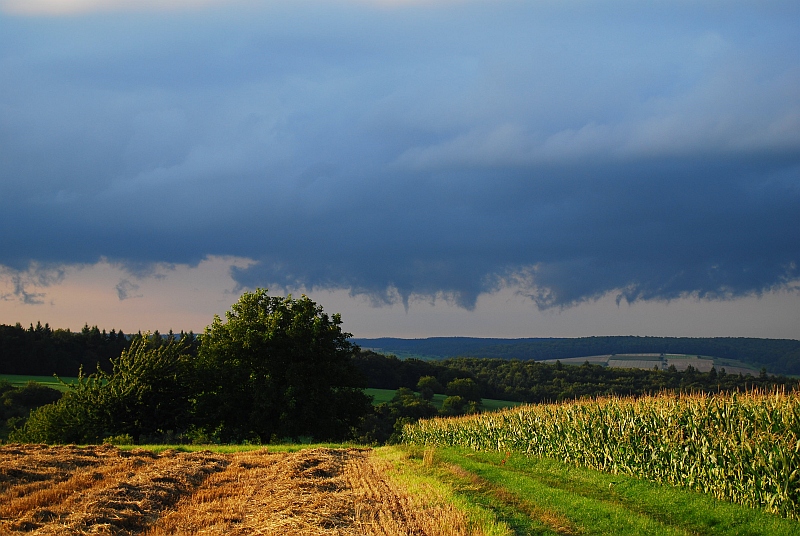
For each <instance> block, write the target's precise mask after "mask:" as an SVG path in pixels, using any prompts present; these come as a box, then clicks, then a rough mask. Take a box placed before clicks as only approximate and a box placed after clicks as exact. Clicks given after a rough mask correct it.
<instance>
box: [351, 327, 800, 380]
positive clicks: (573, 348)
mask: <svg viewBox="0 0 800 536" xmlns="http://www.w3.org/2000/svg"><path fill="white" fill-rule="evenodd" d="M353 342H354V343H356V344H358V345H359V346H361V347H362V348H364V349H371V350H374V351H376V352H382V353H389V354H395V355H397V356H398V357H401V358H408V357H416V358H419V359H428V360H438V359H447V358H450V357H487V358H500V359H520V360H535V361H546V360H552V359H568V358H578V357H589V356H599V355H614V354H651V353H655V354H685V355H698V356H707V357H714V358H720V359H730V360H736V361H741V362H742V363H745V364H747V365H750V366H752V367H755V368H756V369H761V368H762V367H763V368H766V369H767V371H768V372H770V373H774V374H792V375H800V341H798V340H794V339H755V338H744V337H715V338H690V337H629V336H616V337H579V338H572V339H566V338H565V339H558V338H528V339H490V338H477V337H431V338H427V339H397V338H390V337H384V338H378V339H353Z"/></svg>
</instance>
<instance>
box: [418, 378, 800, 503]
mask: <svg viewBox="0 0 800 536" xmlns="http://www.w3.org/2000/svg"><path fill="white" fill-rule="evenodd" d="M799 438H800V394H798V393H797V392H792V393H785V392H775V393H763V392H751V393H746V394H741V393H737V394H731V395H678V396H676V395H668V394H663V395H658V396H650V397H643V398H638V399H632V398H602V399H596V400H583V401H578V402H568V403H562V404H546V405H544V404H543V405H536V406H525V407H522V408H515V409H511V410H507V411H503V412H500V413H493V414H481V415H476V416H469V417H460V418H449V419H441V418H440V419H431V420H426V421H419V422H418V423H416V424H413V425H408V426H406V428H405V431H404V440H405V442H406V443H409V444H417V445H425V446H463V447H470V448H472V449H476V450H496V451H501V452H506V451H507V452H521V453H525V454H529V455H535V456H544V457H549V458H554V459H558V460H561V461H564V462H567V463H573V464H575V465H580V466H585V467H590V468H594V469H599V470H602V471H608V472H611V473H623V474H628V475H633V476H638V477H644V478H648V479H651V480H654V481H657V482H662V483H668V484H673V485H677V486H682V487H686V488H689V489H692V490H697V491H702V492H705V493H709V494H712V495H714V496H715V497H717V498H720V499H725V500H730V501H733V502H737V503H740V504H744V505H748V506H754V507H761V508H764V509H766V510H767V511H770V512H773V513H776V514H779V515H782V516H785V517H790V518H795V519H798V518H800V441H799Z"/></svg>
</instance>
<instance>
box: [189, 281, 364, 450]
mask: <svg viewBox="0 0 800 536" xmlns="http://www.w3.org/2000/svg"><path fill="white" fill-rule="evenodd" d="M341 323H342V320H341V317H340V316H339V315H338V314H334V315H332V316H328V314H326V313H325V312H324V311H323V309H322V307H321V306H319V305H317V304H316V303H315V302H313V301H312V300H311V299H309V298H308V297H307V296H302V297H301V298H299V299H295V298H292V296H291V295H290V296H288V297H276V296H270V295H269V294H268V293H267V291H266V290H264V289H258V290H256V291H255V292H248V293H245V294H243V295H242V296H241V298H240V299H239V301H238V302H236V303H235V304H234V305H233V306H232V307H231V310H230V311H228V312H227V313H226V315H225V321H223V320H222V319H221V318H220V317H219V316H215V317H214V321H213V323H212V324H211V325H210V326H208V327H207V328H206V330H205V332H204V333H203V335H202V339H201V345H200V349H199V354H198V370H199V373H200V374H199V381H200V386H201V388H200V391H199V393H198V396H197V409H196V415H198V416H199V417H200V418H201V420H202V421H204V422H201V423H199V424H200V425H201V426H202V427H204V428H205V429H206V431H207V432H208V433H212V434H214V435H215V436H217V437H218V438H219V439H220V440H222V441H231V440H242V439H251V438H252V439H257V440H260V441H269V440H271V439H275V438H283V437H291V438H297V437H301V436H306V437H313V438H316V439H344V438H346V437H348V436H349V435H350V433H351V430H352V428H353V427H355V426H356V425H357V424H358V421H359V419H360V418H361V417H362V416H363V415H365V414H366V413H368V412H369V411H370V410H371V406H370V400H369V398H368V397H367V396H366V395H365V394H364V393H363V391H362V388H364V387H366V382H365V380H364V378H363V376H362V375H361V374H360V372H359V371H358V370H357V369H356V368H355V366H354V364H353V356H354V354H355V352H356V351H357V347H355V346H354V345H352V344H351V343H350V342H349V341H348V338H349V337H350V336H351V335H350V334H349V333H345V332H343V331H342V329H341Z"/></svg>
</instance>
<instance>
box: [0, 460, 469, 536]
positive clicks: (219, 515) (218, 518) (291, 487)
mask: <svg viewBox="0 0 800 536" xmlns="http://www.w3.org/2000/svg"><path fill="white" fill-rule="evenodd" d="M391 471H392V468H391V466H390V465H389V464H388V463H387V462H384V461H381V460H379V459H376V458H375V457H373V456H372V455H371V451H370V450H369V449H312V450H304V451H300V452H296V453H269V452H268V451H267V450H266V449H262V450H258V451H250V452H241V453H235V454H217V453H212V452H208V451H206V452H192V453H185V452H176V451H165V452H162V453H160V454H154V453H152V452H149V451H145V450H133V451H123V450H120V449H118V448H116V447H111V446H90V447H74V446H60V447H47V446H40V445H9V446H4V447H0V497H2V499H1V500H0V534H114V535H117V534H118V535H133V534H143V535H147V536H162V535H167V534H170V535H172V534H175V535H178V534H226V535H228V534H231V535H236V534H276V535H277V534H298V535H316V534H320V535H334V534H335V535H350V534H369V535H372V534H376V535H400V534H414V535H459V534H465V535H466V534H474V532H470V531H469V530H468V529H467V522H466V519H465V517H464V515H463V514H462V513H461V512H460V511H458V510H456V509H455V508H454V507H452V506H449V505H446V504H444V502H443V501H438V500H437V499H436V497H435V496H433V495H431V493H429V492H425V490H422V491H423V493H421V494H420V493H414V494H410V493H408V492H407V490H404V489H402V488H401V487H400V486H398V485H396V484H394V483H393V482H392V478H391Z"/></svg>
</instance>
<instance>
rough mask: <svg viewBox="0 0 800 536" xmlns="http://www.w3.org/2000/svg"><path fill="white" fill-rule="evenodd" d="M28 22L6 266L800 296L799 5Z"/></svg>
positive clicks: (8, 159)
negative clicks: (218, 261) (796, 288)
mask: <svg viewBox="0 0 800 536" xmlns="http://www.w3.org/2000/svg"><path fill="white" fill-rule="evenodd" d="M34 4H37V2H34ZM38 4H41V5H42V6H45V7H42V9H41V13H39V12H35V13H19V9H20V8H19V6H20V5H22V4H19V3H16V2H5V3H3V2H0V9H3V8H5V9H6V12H5V13H2V14H0V265H3V266H5V267H6V270H8V271H9V273H17V272H20V271H25V270H28V269H29V268H30V267H31V266H38V267H42V268H43V270H44V271H46V270H51V271H52V270H55V271H56V273H58V269H59V267H62V266H66V265H78V264H93V263H96V262H98V261H100V260H101V259H108V260H110V261H112V262H116V263H121V264H124V265H125V266H126V267H128V269H129V271H130V272H131V273H132V274H134V275H140V276H141V275H146V274H147V271H148V267H150V266H152V265H154V264H159V263H187V264H196V263H198V262H200V261H201V260H202V259H204V258H206V257H208V256H211V255H219V256H224V255H228V256H237V257H244V258H249V259H253V260H255V261H256V262H255V263H253V264H250V265H248V266H246V267H240V268H232V270H233V274H234V278H235V279H236V281H237V282H238V283H240V284H241V285H242V286H245V287H255V286H267V287H272V286H275V285H277V286H280V287H281V288H287V289H292V288H300V287H302V288H339V289H341V288H344V289H349V290H350V291H351V292H352V293H353V294H365V295H368V296H370V297H371V298H373V299H374V301H375V302H376V303H381V302H392V301H395V300H405V301H407V300H408V298H409V296H413V295H418V296H431V297H438V298H444V299H447V300H451V301H453V302H455V303H457V304H459V305H461V306H464V307H467V308H469V307H472V306H474V304H475V301H476V299H477V297H478V296H479V295H480V294H481V293H484V292H491V291H494V290H497V289H499V288H501V287H503V286H506V285H512V286H514V287H516V288H519V289H521V291H522V292H524V293H526V294H528V295H529V296H530V297H531V299H532V300H533V301H534V302H535V303H536V304H537V305H538V306H539V307H542V308H547V307H554V306H555V307H559V306H570V305H574V304H577V303H580V302H582V301H585V300H591V299H594V298H597V297H599V296H602V295H605V294H607V293H609V292H614V293H617V294H618V295H619V299H625V300H628V301H635V300H651V299H661V300H663V299H673V298H677V297H680V296H685V295H697V296H699V297H701V298H708V299H726V298H731V297H737V296H743V295H749V294H753V293H756V294H758V293H761V292H764V291H767V290H772V289H777V288H782V287H786V286H792V285H797V280H798V278H800V270H799V269H798V262H800V210H799V209H800V5H798V4H797V3H796V2H772V3H768V5H766V6H763V5H761V3H757V2H726V3H720V2H712V1H708V2H703V1H699V2H686V3H684V2H663V3H661V2H656V3H648V5H647V6H644V5H640V4H642V3H640V2H623V1H618V2H614V1H608V2H589V1H586V2H582V1H570V2H563V3H556V2H530V1H524V2H522V1H521V2H516V1H507V2H504V1H488V0H486V1H472V2H434V1H431V2H409V3H404V2H369V1H366V0H365V1H363V2H355V1H353V2H347V1H339V2H305V1H300V2H292V3H291V4H289V3H283V2H280V3H279V2H275V3H272V2H264V3H259V4H257V5H255V4H250V3H241V4H236V5H235V6H234V7H226V8H222V7H219V6H217V5H216V4H215V3H214V2H199V3H198V5H199V6H200V7H198V8H194V7H193V3H192V2H188V1H184V2H180V3H179V5H178V6H177V8H176V9H174V10H167V11H163V10H150V9H141V10H138V11H136V10H131V9H128V8H127V5H126V4H125V3H119V5H118V6H117V7H120V9H111V8H110V7H113V5H114V4H115V3H114V2H108V3H106V4H108V5H105V4H103V2H96V4H98V5H105V7H106V8H108V9H100V10H97V9H93V8H92V6H93V5H94V4H92V3H91V2H90V3H88V4H87V5H89V7H87V8H86V9H80V10H77V11H79V12H78V13H70V14H62V13H58V12H57V10H56V11H52V10H51V11H48V9H47V8H46V7H47V5H49V3H48V2H39V3H38ZM38 4H37V5H38ZM43 277H45V276H43ZM125 283H126V284H125V285H122V283H120V286H118V287H117V291H118V293H119V296H120V299H123V297H124V296H128V295H129V294H131V293H135V292H136V290H137V287H136V285H135V284H134V283H132V282H130V281H125ZM25 292H26V291H25V289H24V285H22V283H20V285H19V293H18V296H19V297H20V299H27V298H26V297H25V296H26V295H25Z"/></svg>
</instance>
